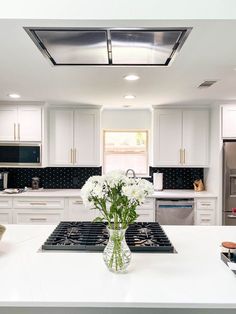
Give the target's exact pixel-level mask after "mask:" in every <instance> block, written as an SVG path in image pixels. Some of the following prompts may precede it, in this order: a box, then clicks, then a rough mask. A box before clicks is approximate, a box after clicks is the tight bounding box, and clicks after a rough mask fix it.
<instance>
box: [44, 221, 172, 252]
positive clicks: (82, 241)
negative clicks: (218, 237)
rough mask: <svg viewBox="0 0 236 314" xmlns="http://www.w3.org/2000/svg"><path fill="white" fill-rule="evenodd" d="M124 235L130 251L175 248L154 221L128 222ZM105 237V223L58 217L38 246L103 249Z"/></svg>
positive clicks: (167, 250)
mask: <svg viewBox="0 0 236 314" xmlns="http://www.w3.org/2000/svg"><path fill="white" fill-rule="evenodd" d="M125 237H126V242H127V244H128V246H129V247H130V250H131V251H135V252H160V253H174V252H175V249H174V247H173V245H172V243H171V242H170V240H169V239H168V237H167V235H166V234H165V232H164V231H163V229H162V227H161V226H160V225H159V223H157V222H136V223H134V224H132V225H130V226H129V228H128V229H127V231H126V236H125ZM108 238H109V235H108V231H107V229H106V224H105V223H101V222H95V223H94V222H88V221H86V222H85V221H62V222H60V223H59V225H58V226H57V227H56V228H55V230H54V231H53V232H52V234H51V235H50V236H49V237H48V239H47V240H46V241H45V243H44V244H43V245H42V250H79V251H103V250H104V247H105V246H106V244H107V242H108Z"/></svg>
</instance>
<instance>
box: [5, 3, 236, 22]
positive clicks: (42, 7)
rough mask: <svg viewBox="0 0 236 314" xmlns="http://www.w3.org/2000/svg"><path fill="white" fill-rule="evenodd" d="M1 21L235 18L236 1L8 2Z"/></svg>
mask: <svg viewBox="0 0 236 314" xmlns="http://www.w3.org/2000/svg"><path fill="white" fill-rule="evenodd" d="M2 2H4V3H1V11H0V18H26V19H35V18H39V19H74V20H86V19H91V20H95V19H97V20H99V19H107V20H112V19H123V20H124V19H127V20H135V19H154V20H160V19H234V18H235V17H236V3H235V0H227V1H223V0H207V1H206V0H178V1H177V0H169V1H163V0H149V1H145V0H129V1H127V0H112V1H111V0H100V1H98V0H87V1H84V0H69V1H68V0H59V1H58V0H41V1H32V0H8V1H2Z"/></svg>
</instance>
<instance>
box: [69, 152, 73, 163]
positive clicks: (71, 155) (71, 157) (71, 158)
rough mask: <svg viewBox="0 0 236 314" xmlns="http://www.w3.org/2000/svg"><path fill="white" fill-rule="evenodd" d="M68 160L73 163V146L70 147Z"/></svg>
mask: <svg viewBox="0 0 236 314" xmlns="http://www.w3.org/2000/svg"><path fill="white" fill-rule="evenodd" d="M70 162H71V164H73V148H71V149H70Z"/></svg>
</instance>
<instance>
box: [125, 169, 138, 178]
mask: <svg viewBox="0 0 236 314" xmlns="http://www.w3.org/2000/svg"><path fill="white" fill-rule="evenodd" d="M130 171H131V172H132V175H133V178H134V179H135V178H136V174H135V171H134V170H133V169H128V170H127V171H126V173H125V175H126V176H128V174H129V172H130Z"/></svg>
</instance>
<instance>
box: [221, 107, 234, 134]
mask: <svg viewBox="0 0 236 314" xmlns="http://www.w3.org/2000/svg"><path fill="white" fill-rule="evenodd" d="M222 137H223V138H236V105H226V106H224V107H222Z"/></svg>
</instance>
